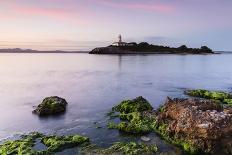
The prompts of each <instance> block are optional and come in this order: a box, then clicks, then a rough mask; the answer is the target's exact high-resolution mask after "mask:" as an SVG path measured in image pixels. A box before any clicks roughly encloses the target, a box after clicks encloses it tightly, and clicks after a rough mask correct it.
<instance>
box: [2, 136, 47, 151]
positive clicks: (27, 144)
mask: <svg viewBox="0 0 232 155" xmlns="http://www.w3.org/2000/svg"><path fill="white" fill-rule="evenodd" d="M42 136H43V135H42V134H40V133H31V134H30V135H25V136H22V139H19V140H15V141H6V142H4V143H3V144H2V145H0V154H2V155H22V154H32V155H33V154H36V153H37V152H36V150H34V149H33V146H34V145H35V141H36V139H37V138H41V137H42Z"/></svg>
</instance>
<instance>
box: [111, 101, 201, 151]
mask: <svg viewBox="0 0 232 155" xmlns="http://www.w3.org/2000/svg"><path fill="white" fill-rule="evenodd" d="M136 99H138V98H136ZM136 99H134V100H129V101H123V102H121V103H120V104H119V105H117V106H115V107H113V108H112V109H113V110H114V111H118V112H120V113H119V115H118V116H117V118H120V120H121V122H120V123H119V124H116V123H114V122H109V123H108V125H107V127H108V128H109V129H117V130H119V131H122V132H126V133H130V134H147V133H151V132H155V133H157V134H159V135H160V137H161V138H162V139H164V140H165V141H167V142H169V143H171V144H173V145H175V146H178V147H181V148H182V149H183V150H184V151H185V152H187V153H189V154H196V153H197V152H199V150H198V149H197V147H195V146H193V145H192V144H191V142H189V141H186V140H184V139H181V138H177V137H175V135H172V134H171V133H170V132H169V130H168V124H167V123H165V122H163V121H158V120H157V119H156V117H149V116H148V115H145V114H144V112H145V113H146V112H151V110H152V109H153V108H152V107H151V105H150V104H149V103H148V102H146V106H145V108H137V107H140V106H137V105H136V104H135V103H138V102H135V103H133V104H131V103H130V101H135V100H136ZM129 103H130V104H129ZM148 104H149V105H148ZM164 110H165V106H160V107H159V108H158V109H157V110H156V112H158V113H162V112H164Z"/></svg>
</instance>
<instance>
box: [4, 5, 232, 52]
mask: <svg viewBox="0 0 232 155" xmlns="http://www.w3.org/2000/svg"><path fill="white" fill-rule="evenodd" d="M0 22H1V23H0V48H8V47H21V48H34V49H52V48H53V49H70V50H71V49H77V50H87V49H91V48H93V47H95V46H105V45H107V44H109V43H111V42H113V41H115V40H116V39H117V36H118V34H122V36H123V39H124V40H125V41H138V42H139V41H147V42H149V43H154V44H161V45H170V46H175V47H176V46H180V45H182V44H186V45H187V46H190V47H199V46H201V45H207V46H209V47H211V48H212V49H214V50H232V44H231V41H232V1H231V0H220V1H219V0H1V1H0Z"/></svg>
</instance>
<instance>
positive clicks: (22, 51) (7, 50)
mask: <svg viewBox="0 0 232 155" xmlns="http://www.w3.org/2000/svg"><path fill="white" fill-rule="evenodd" d="M0 53H44V54H45V53H89V51H61V50H54V51H39V50H32V49H20V48H13V49H0Z"/></svg>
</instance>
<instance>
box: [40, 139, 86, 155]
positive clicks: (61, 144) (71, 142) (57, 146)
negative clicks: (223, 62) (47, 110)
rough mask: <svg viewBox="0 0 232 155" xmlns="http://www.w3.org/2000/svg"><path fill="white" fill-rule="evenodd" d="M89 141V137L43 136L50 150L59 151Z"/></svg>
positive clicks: (43, 140) (44, 142)
mask: <svg viewBox="0 0 232 155" xmlns="http://www.w3.org/2000/svg"><path fill="white" fill-rule="evenodd" d="M85 142H89V138H88V137H84V136H80V135H74V136H46V137H43V138H42V143H43V144H44V145H46V146H47V147H48V149H47V151H48V152H58V151H62V150H64V149H67V148H72V147H75V146H78V145H80V144H83V143H85Z"/></svg>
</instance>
